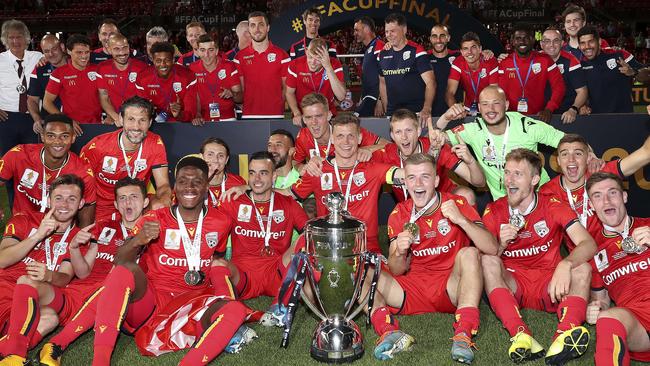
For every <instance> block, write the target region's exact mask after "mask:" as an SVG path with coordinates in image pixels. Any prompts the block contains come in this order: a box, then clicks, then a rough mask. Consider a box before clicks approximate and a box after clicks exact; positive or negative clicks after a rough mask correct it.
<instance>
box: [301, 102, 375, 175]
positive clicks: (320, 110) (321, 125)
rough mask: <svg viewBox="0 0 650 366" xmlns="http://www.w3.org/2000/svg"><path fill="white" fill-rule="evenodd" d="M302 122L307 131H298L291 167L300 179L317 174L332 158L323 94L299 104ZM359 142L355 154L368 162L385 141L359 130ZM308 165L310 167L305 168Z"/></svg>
mask: <svg viewBox="0 0 650 366" xmlns="http://www.w3.org/2000/svg"><path fill="white" fill-rule="evenodd" d="M300 107H301V109H302V119H303V121H304V123H305V125H306V126H307V127H303V128H301V129H300V131H298V135H297V136H296V151H295V153H294V154H293V156H292V159H293V165H294V167H295V168H296V169H297V170H298V172H299V173H300V175H301V176H302V175H303V174H304V173H305V172H306V171H311V172H312V173H313V174H320V171H319V170H318V167H319V166H320V164H321V163H322V161H323V159H327V158H328V157H330V156H333V155H334V152H335V147H334V143H333V141H332V125H331V124H330V119H331V118H332V114H331V112H329V110H328V108H327V99H326V98H325V96H323V95H322V94H317V93H311V94H307V95H306V96H305V97H304V98H302V102H300ZM360 132H361V142H360V146H361V148H360V149H359V152H358V155H359V156H358V158H359V160H360V161H368V160H370V158H371V157H372V153H373V151H376V150H379V149H381V148H383V147H384V146H385V145H386V144H387V143H388V141H386V140H385V139H383V138H381V137H379V136H377V135H375V134H374V133H372V132H370V131H368V130H366V129H365V128H361V131H360ZM308 161H309V162H311V164H309V165H308V164H307V163H308Z"/></svg>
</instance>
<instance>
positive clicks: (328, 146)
mask: <svg viewBox="0 0 650 366" xmlns="http://www.w3.org/2000/svg"><path fill="white" fill-rule="evenodd" d="M330 147H332V125H330V138H329V139H327V150H325V157H322V156H320V148H319V147H318V141H316V138H315V137H314V148H315V149H316V154H317V155H318V157H319V158H323V159H327V157H328V156H329V155H330Z"/></svg>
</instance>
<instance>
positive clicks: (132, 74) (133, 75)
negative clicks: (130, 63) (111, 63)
mask: <svg viewBox="0 0 650 366" xmlns="http://www.w3.org/2000/svg"><path fill="white" fill-rule="evenodd" d="M137 78H138V73H137V72H130V73H129V81H130V82H132V83H135V79H137Z"/></svg>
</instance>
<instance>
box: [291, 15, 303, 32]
mask: <svg viewBox="0 0 650 366" xmlns="http://www.w3.org/2000/svg"><path fill="white" fill-rule="evenodd" d="M291 28H293V31H294V32H296V33H300V32H301V31H302V22H301V21H300V19H299V18H295V19H294V20H292V21H291Z"/></svg>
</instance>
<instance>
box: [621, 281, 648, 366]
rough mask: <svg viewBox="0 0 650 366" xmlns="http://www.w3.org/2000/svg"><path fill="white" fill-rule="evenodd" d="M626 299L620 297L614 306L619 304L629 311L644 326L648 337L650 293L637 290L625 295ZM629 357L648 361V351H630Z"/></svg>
mask: <svg viewBox="0 0 650 366" xmlns="http://www.w3.org/2000/svg"><path fill="white" fill-rule="evenodd" d="M626 297H628V298H626V299H624V300H623V299H620V300H619V302H620V304H619V303H617V304H616V306H620V307H622V308H625V309H627V310H629V311H631V312H632V313H633V314H634V317H635V318H636V320H638V321H639V323H641V326H643V328H645V330H646V332H647V333H648V336H649V337H650V293H647V292H645V291H637V292H636V293H634V295H633V296H626ZM630 357H631V358H632V359H635V360H638V361H646V362H648V361H650V351H648V352H630Z"/></svg>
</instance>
